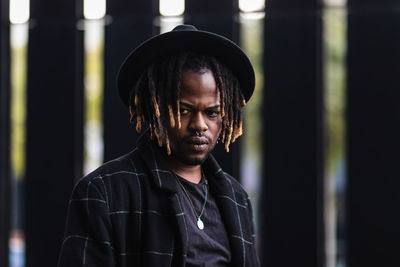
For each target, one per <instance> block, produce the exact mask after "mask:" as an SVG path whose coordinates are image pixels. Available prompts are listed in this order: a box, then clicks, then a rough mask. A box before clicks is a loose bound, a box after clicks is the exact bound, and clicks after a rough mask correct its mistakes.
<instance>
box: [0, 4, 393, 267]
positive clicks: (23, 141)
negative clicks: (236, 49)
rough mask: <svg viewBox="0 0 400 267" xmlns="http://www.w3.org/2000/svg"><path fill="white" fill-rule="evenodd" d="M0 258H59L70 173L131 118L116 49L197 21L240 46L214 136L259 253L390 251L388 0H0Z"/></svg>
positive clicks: (374, 266)
mask: <svg viewBox="0 0 400 267" xmlns="http://www.w3.org/2000/svg"><path fill="white" fill-rule="evenodd" d="M0 8H1V9H0V19H1V31H0V266H1V267H3V266H4V267H23V266H26V267H35V266H41V267H47V266H49V267H50V266H55V265H56V263H57V258H58V252H59V249H60V246H61V242H62V238H63V231H64V223H65V218H66V212H67V210H66V208H67V204H68V199H69V196H70V193H71V190H72V188H73V185H74V184H75V183H76V182H77V181H78V180H79V179H80V178H81V177H82V176H83V175H85V174H87V173H88V172H90V171H92V170H94V169H95V168H96V167H97V166H99V165H100V164H102V163H103V162H105V161H108V160H110V159H112V158H115V157H117V156H119V155H122V154H124V153H126V152H128V151H130V150H131V149H132V148H134V146H135V141H136V138H137V136H138V134H137V133H136V132H135V130H134V127H132V126H131V125H130V124H129V116H128V112H127V110H126V109H125V108H124V107H123V105H122V104H121V101H120V100H119V97H118V94H117V89H116V81H115V79H116V74H117V72H118V69H119V66H120V64H121V63H122V61H123V60H124V58H125V57H126V56H127V55H128V53H129V52H130V51H131V50H132V49H133V48H135V47H136V46H137V45H139V44H140V43H141V42H142V41H144V40H145V39H147V38H149V37H151V36H153V35H156V34H159V33H161V32H165V31H169V30H171V29H172V28H173V27H174V26H175V25H177V24H182V23H187V24H193V25H195V26H196V27H197V28H199V29H201V30H208V31H213V32H216V33H219V34H221V35H224V36H226V37H228V38H230V39H232V40H233V41H235V42H236V43H237V44H238V45H240V46H241V47H242V48H243V49H244V50H245V51H246V53H247V54H248V55H249V57H250V59H251V61H252V63H253V65H254V67H255V71H256V77H257V85H256V90H255V93H254V96H253V98H252V99H251V100H250V101H249V103H248V105H247V106H246V107H245V115H244V117H245V118H244V120H245V121H244V123H245V129H244V135H243V136H242V137H241V138H240V139H239V142H237V143H235V145H234V146H233V148H232V149H231V150H232V152H231V153H229V154H227V153H225V152H224V150H223V147H222V146H221V147H217V149H216V150H215V151H214V154H216V156H217V158H218V159H219V161H220V163H221V165H222V166H223V168H224V169H225V170H226V171H227V172H229V173H231V174H232V175H234V176H235V177H237V178H238V179H239V181H240V182H241V183H242V184H243V185H244V187H245V188H246V190H247V191H248V192H249V195H250V197H251V200H252V202H253V206H254V217H255V218H254V219H255V222H256V228H257V242H258V250H259V255H260V258H261V263H262V266H269V267H275V266H277V267H281V266H283V267H286V266H300V267H302V266H304V267H314V266H315V267H317V266H318V267H322V266H325V267H368V266H371V267H385V266H388V267H395V266H397V267H398V266H400V257H399V255H400V254H399V253H400V242H399V239H400V215H399V209H400V208H399V206H400V205H399V204H400V193H398V191H399V188H400V179H399V178H400V171H399V166H400V164H399V160H400V156H399V153H400V140H399V137H400V126H399V119H400V105H399V99H400V34H399V33H400V1H399V0H266V1H264V0H218V1H215V0H202V1H199V0H186V1H185V0H146V1H144V0H142V1H139V0H130V1H123V0H75V1H70V0H0Z"/></svg>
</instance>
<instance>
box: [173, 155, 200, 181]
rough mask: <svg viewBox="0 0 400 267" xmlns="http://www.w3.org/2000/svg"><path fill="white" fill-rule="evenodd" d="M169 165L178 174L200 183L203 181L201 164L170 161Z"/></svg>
mask: <svg viewBox="0 0 400 267" xmlns="http://www.w3.org/2000/svg"><path fill="white" fill-rule="evenodd" d="M168 167H169V168H170V170H171V171H172V172H173V173H175V174H176V175H178V176H180V177H182V178H184V179H185V180H187V181H189V182H191V183H195V184H198V183H200V181H201V165H193V166H191V165H185V164H182V163H178V162H176V161H168Z"/></svg>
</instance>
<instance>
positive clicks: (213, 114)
mask: <svg viewBox="0 0 400 267" xmlns="http://www.w3.org/2000/svg"><path fill="white" fill-rule="evenodd" d="M206 114H207V116H208V117H210V118H215V117H217V116H218V115H219V110H206Z"/></svg>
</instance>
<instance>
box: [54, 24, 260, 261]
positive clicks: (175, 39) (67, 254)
mask: <svg viewBox="0 0 400 267" xmlns="http://www.w3.org/2000/svg"><path fill="white" fill-rule="evenodd" d="M254 83H255V82H254V71H253V68H252V66H251V63H250V61H249V59H248V58H247V56H246V55H245V54H244V53H243V51H242V50H241V49H240V48H239V47H238V46H236V45H235V44H234V43H233V42H231V41H229V40H228V39H226V38H224V37H222V36H219V35H216V34H213V33H210V32H205V31H198V30H197V29H196V28H195V27H193V26H190V25H180V26H178V27H176V28H175V29H174V30H172V31H171V32H168V33H165V34H161V35H158V36H156V37H153V38H151V39H149V40H147V41H146V42H144V43H143V44H141V45H140V46H139V47H138V48H136V49H135V50H134V51H133V52H132V53H131V54H130V55H129V56H128V57H127V59H126V60H125V62H124V63H123V65H122V67H121V69H120V72H119V75H118V87H119V93H120V96H121V99H122V101H123V102H124V104H125V105H126V106H127V107H128V108H129V112H130V116H131V122H132V123H134V122H135V121H136V130H137V131H139V132H140V131H141V130H142V128H147V129H146V130H145V133H144V134H143V135H142V136H141V137H140V138H139V140H138V145H137V148H136V149H135V150H133V151H132V152H130V153H129V154H127V155H124V156H122V157H120V158H118V159H116V160H113V161H110V162H108V163H105V164H104V165H103V166H101V167H100V168H98V169H97V170H95V171H94V172H93V173H91V174H89V175H87V176H86V177H85V178H83V179H82V180H81V181H80V182H79V183H78V184H77V185H76V187H75V188H74V191H73V194H72V197H71V200H70V203H69V210H68V219H67V226H66V233H65V239H64V241H63V244H62V249H61V253H60V259H59V266H60V267H63V266H146V267H148V266H249V267H250V266H251V267H253V266H258V259H257V256H256V252H255V243H254V229H253V222H252V211H251V205H250V201H249V199H248V197H247V194H246V193H245V191H244V190H243V189H242V187H241V186H240V184H239V183H238V182H237V181H236V180H235V179H233V178H232V177H231V176H230V175H229V174H227V173H225V172H223V171H222V170H221V168H220V167H219V165H218V163H217V162H216V160H215V159H214V157H213V156H212V155H211V154H210V152H211V151H212V150H213V148H214V146H215V145H216V143H217V142H218V140H219V141H220V142H222V143H224V145H225V149H226V150H227V151H229V145H230V143H232V142H234V141H235V139H236V138H237V137H238V136H240V135H241V133H242V118H241V109H242V107H243V106H244V104H245V103H246V101H247V100H249V98H250V96H251V94H252V92H253V90H254ZM145 125H148V127H145Z"/></svg>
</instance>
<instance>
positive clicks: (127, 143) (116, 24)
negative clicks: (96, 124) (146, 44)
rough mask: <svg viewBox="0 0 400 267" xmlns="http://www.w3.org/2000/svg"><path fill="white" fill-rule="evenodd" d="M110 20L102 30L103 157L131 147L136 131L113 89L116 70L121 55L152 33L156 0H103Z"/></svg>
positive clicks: (120, 152)
mask: <svg viewBox="0 0 400 267" xmlns="http://www.w3.org/2000/svg"><path fill="white" fill-rule="evenodd" d="M107 3H108V5H107V14H108V15H109V16H111V18H112V19H111V23H110V24H109V25H107V26H106V31H105V49H104V51H105V66H104V71H105V74H104V75H105V77H104V78H105V83H104V85H105V88H104V115H103V116H104V160H105V161H108V160H110V159H113V158H115V157H118V156H120V155H122V154H125V153H127V152H128V151H130V150H132V149H133V148H134V147H135V145H136V139H137V137H138V135H139V134H138V133H136V131H135V127H134V125H130V124H129V112H128V109H127V108H125V107H124V106H123V104H122V101H121V100H120V98H119V95H118V90H117V83H116V78H117V73H118V70H119V67H120V65H121V64H122V62H123V61H124V59H125V57H126V56H128V54H129V53H130V52H131V51H132V50H133V49H134V48H135V47H136V46H138V45H139V44H140V43H142V42H143V41H144V40H146V39H148V38H150V37H151V36H152V35H153V34H154V28H153V17H154V15H155V14H158V1H139V0H136V1H129V2H126V1H122V0H115V1H107Z"/></svg>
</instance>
